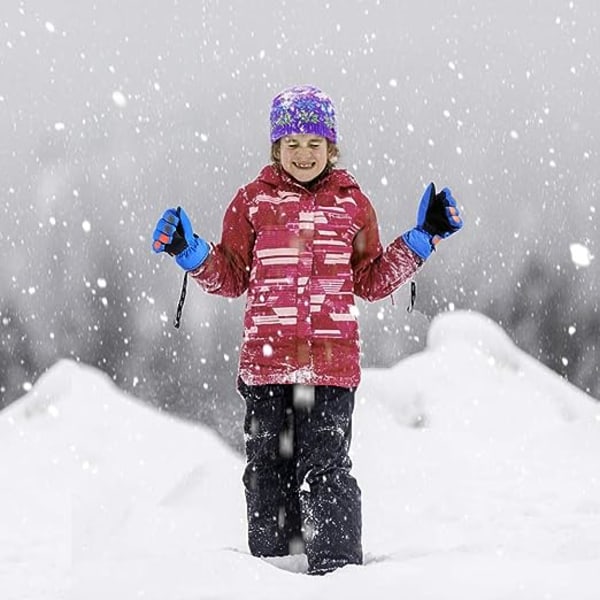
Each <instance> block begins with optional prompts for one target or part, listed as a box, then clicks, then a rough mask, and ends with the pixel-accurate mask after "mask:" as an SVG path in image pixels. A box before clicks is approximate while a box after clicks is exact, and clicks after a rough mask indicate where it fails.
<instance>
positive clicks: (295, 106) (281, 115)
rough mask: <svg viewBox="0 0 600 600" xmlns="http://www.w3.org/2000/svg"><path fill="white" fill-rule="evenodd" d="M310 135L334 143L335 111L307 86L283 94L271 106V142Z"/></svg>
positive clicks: (290, 89) (288, 90)
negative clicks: (287, 136) (287, 137)
mask: <svg viewBox="0 0 600 600" xmlns="http://www.w3.org/2000/svg"><path fill="white" fill-rule="evenodd" d="M298 134H312V135H319V136H322V137H324V138H326V139H328V140H329V141H330V142H332V143H334V144H335V143H336V142H337V132H336V126H335V109H334V107H333V102H332V101H331V98H330V97H329V96H327V94H325V93H323V92H322V91H321V90H320V89H319V88H316V87H314V86H311V85H301V86H295V87H292V88H289V89H287V90H284V91H283V92H281V93H280V94H278V95H277V96H275V98H273V104H272V105H271V142H272V143H274V142H276V141H277V140H279V139H281V138H282V137H284V136H286V135H298Z"/></svg>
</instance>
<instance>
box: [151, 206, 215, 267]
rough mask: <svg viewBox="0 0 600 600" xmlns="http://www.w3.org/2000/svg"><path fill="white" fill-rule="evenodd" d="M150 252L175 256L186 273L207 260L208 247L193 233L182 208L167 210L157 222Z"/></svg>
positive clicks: (188, 219)
mask: <svg viewBox="0 0 600 600" xmlns="http://www.w3.org/2000/svg"><path fill="white" fill-rule="evenodd" d="M152 237H153V243H152V250H154V252H156V253H157V254H159V253H160V252H166V253H167V254H170V255H171V256H175V260H176V262H177V264H178V265H179V266H180V267H181V268H182V269H185V270H186V271H193V270H194V269H197V268H198V267H199V266H200V265H201V264H202V263H203V262H204V261H205V260H206V258H207V256H208V254H209V252H210V247H209V245H208V244H207V243H206V241H205V240H203V239H202V238H200V237H198V236H197V235H196V234H195V233H194V229H193V227H192V223H191V221H190V218H189V217H188V216H187V213H186V212H185V210H183V208H177V209H174V208H169V209H168V210H166V211H165V212H164V213H163V216H162V217H161V218H160V219H159V220H158V223H157V224H156V228H155V229H154V234H153V236H152Z"/></svg>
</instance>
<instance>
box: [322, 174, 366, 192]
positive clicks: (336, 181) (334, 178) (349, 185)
mask: <svg viewBox="0 0 600 600" xmlns="http://www.w3.org/2000/svg"><path fill="white" fill-rule="evenodd" d="M327 187H330V188H338V189H346V190H358V191H359V192H360V191H361V189H360V185H359V184H358V181H356V179H355V178H354V176H353V175H352V174H351V173H350V172H349V171H346V169H332V171H331V173H330V174H329V175H328V177H327Z"/></svg>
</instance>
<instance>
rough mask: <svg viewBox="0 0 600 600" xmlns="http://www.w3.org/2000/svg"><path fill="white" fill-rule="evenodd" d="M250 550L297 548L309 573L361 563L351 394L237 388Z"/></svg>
mask: <svg viewBox="0 0 600 600" xmlns="http://www.w3.org/2000/svg"><path fill="white" fill-rule="evenodd" d="M240 392H241V394H242V396H243V397H244V398H245V399H246V419H245V426H244V427H245V434H246V454H247V461H248V462H247V466H246V469H245V472H244V485H245V489H246V501H247V509H248V541H249V546H250V551H251V552H252V553H253V554H255V555H259V556H274V555H281V554H288V553H290V551H294V550H296V549H298V548H299V547H300V548H301V547H302V544H303V545H304V548H305V551H306V555H307V558H308V564H309V572H311V573H324V572H328V571H331V570H333V569H336V568H338V567H342V566H344V565H346V564H360V563H362V547H361V523H362V519H361V493H360V489H359V487H358V484H357V483H356V480H355V479H354V477H352V475H351V474H350V470H351V467H352V463H351V461H350V457H349V456H348V451H349V447H350V440H351V431H352V411H353V409H354V390H353V389H349V388H340V387H333V386H316V387H310V388H307V387H306V386H292V385H267V386H246V385H245V384H243V383H240Z"/></svg>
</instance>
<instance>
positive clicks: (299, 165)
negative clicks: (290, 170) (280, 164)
mask: <svg viewBox="0 0 600 600" xmlns="http://www.w3.org/2000/svg"><path fill="white" fill-rule="evenodd" d="M316 164H317V163H316V162H315V161H308V162H297V161H294V166H295V167H296V168H297V169H300V170H301V171H304V170H306V171H309V170H310V169H312V168H314V166H315V165H316Z"/></svg>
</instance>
